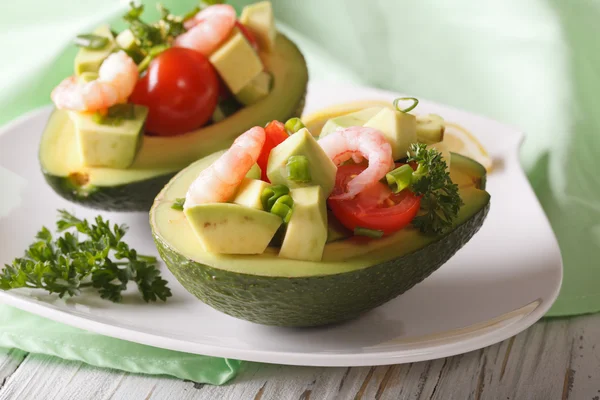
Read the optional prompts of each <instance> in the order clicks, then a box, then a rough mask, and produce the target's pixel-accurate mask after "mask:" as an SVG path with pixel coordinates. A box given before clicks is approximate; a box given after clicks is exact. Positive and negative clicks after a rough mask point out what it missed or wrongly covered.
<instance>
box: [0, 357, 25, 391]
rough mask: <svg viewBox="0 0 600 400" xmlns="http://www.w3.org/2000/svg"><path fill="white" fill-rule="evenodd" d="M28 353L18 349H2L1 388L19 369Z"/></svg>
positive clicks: (0, 361) (0, 365)
mask: <svg viewBox="0 0 600 400" xmlns="http://www.w3.org/2000/svg"><path fill="white" fill-rule="evenodd" d="M25 356H27V353H25V352H24V351H21V350H17V349H4V348H0V388H1V387H2V386H3V385H4V383H5V382H6V380H7V379H8V377H10V376H11V375H12V374H13V372H15V370H16V369H17V368H18V367H19V365H20V364H21V363H22V362H23V359H24V358H25Z"/></svg>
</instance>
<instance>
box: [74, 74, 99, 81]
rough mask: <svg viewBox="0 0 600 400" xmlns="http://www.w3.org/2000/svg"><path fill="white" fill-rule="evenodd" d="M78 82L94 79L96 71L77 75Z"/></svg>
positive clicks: (96, 77) (96, 76)
mask: <svg viewBox="0 0 600 400" xmlns="http://www.w3.org/2000/svg"><path fill="white" fill-rule="evenodd" d="M77 79H78V80H79V82H82V83H88V82H91V81H95V80H96V79H98V74H97V73H96V72H84V73H82V74H81V75H79V76H78V77H77Z"/></svg>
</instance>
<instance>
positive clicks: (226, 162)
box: [184, 126, 266, 209]
mask: <svg viewBox="0 0 600 400" xmlns="http://www.w3.org/2000/svg"><path fill="white" fill-rule="evenodd" d="M265 137H266V135H265V130H264V129H263V128H261V127H258V126H255V127H254V128H250V129H249V130H248V131H246V132H245V133H244V134H242V135H241V136H239V137H238V138H237V139H235V141H234V142H233V145H232V146H231V147H230V148H229V150H227V151H226V152H225V153H223V155H221V157H219V158H218V159H217V160H216V161H215V162H213V163H212V164H211V165H210V166H209V167H208V168H206V169H205V170H203V171H202V172H200V174H199V175H198V177H197V178H196V179H195V180H194V182H192V184H191V185H190V187H189V189H188V191H187V194H186V197H185V203H184V208H186V209H187V208H189V207H192V206H195V205H198V204H205V203H223V202H226V201H229V200H230V199H231V197H232V196H233V195H234V194H235V191H236V189H237V187H238V186H239V184H240V183H241V182H242V180H243V179H244V177H245V176H246V174H247V173H248V171H250V168H252V166H253V165H254V164H255V163H256V160H257V159H258V156H259V155H260V152H261V150H262V148H263V145H264V144H265Z"/></svg>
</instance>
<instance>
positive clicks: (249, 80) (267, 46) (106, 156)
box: [39, 2, 308, 211]
mask: <svg viewBox="0 0 600 400" xmlns="http://www.w3.org/2000/svg"><path fill="white" fill-rule="evenodd" d="M169 18H171V17H169ZM159 22H160V21H159ZM149 26H150V25H149ZM156 26H161V25H160V24H158V23H157V25H156ZM249 32H250V36H248V35H249ZM83 36H85V37H86V38H87V37H88V36H89V37H92V38H95V39H94V40H99V39H98V38H100V39H101V38H106V43H107V44H106V45H105V47H103V48H101V49H94V48H90V47H89V46H88V47H87V48H81V49H80V50H79V53H78V55H77V57H76V59H75V72H76V75H75V76H76V78H77V79H78V80H80V81H81V82H82V85H83V84H84V83H85V82H86V81H89V80H94V79H97V77H98V70H99V68H100V66H101V65H102V61H103V60H105V59H106V57H107V56H109V55H110V54H114V52H115V51H118V50H123V51H126V52H127V54H130V55H131V56H132V57H133V58H134V59H135V60H136V62H138V64H139V65H138V66H139V68H140V71H142V68H143V67H144V63H146V64H148V63H149V61H148V60H146V61H144V59H141V58H142V56H140V54H143V52H142V51H141V50H140V49H137V48H136V46H139V40H138V41H137V42H136V39H135V37H134V36H133V35H132V34H131V31H128V30H125V31H123V32H121V33H120V34H118V35H115V33H113V32H111V31H110V29H109V28H108V27H107V26H106V27H104V26H103V27H100V28H98V29H97V30H96V31H94V33H93V34H91V35H83ZM167 51H169V49H167V50H166V51H164V53H163V55H166V54H167ZM160 56H161V55H158V56H155V57H160ZM136 57H137V58H136ZM147 58H150V56H147ZM207 58H208V60H210V63H211V64H212V65H213V67H214V70H215V71H216V75H218V76H219V78H218V79H219V81H220V82H221V85H223V88H224V89H223V91H225V92H227V93H228V94H227V93H226V94H225V98H223V96H222V94H223V93H220V94H219V100H218V103H217V106H216V108H215V110H214V112H213V113H212V117H210V120H209V121H208V122H207V123H205V124H203V126H201V127H198V128H197V129H193V130H190V131H187V132H185V133H181V134H177V135H173V136H164V135H156V134H154V133H153V132H151V131H149V129H148V121H150V119H149V118H150V117H151V116H152V111H153V110H152V107H150V115H149V108H148V107H147V106H145V105H143V104H133V103H131V100H130V103H128V104H123V105H118V106H115V107H112V108H109V109H108V112H102V113H98V112H95V113H88V112H75V111H72V110H65V109H56V110H54V111H53V113H52V114H51V116H50V118H49V120H48V123H47V126H46V128H45V130H44V132H43V135H42V138H41V142H40V147H39V160H40V165H41V169H42V172H43V174H44V177H45V178H46V181H47V182H48V184H49V185H50V186H51V187H52V188H53V189H54V191H55V192H56V193H58V194H59V195H60V196H62V197H64V198H66V199H68V200H70V201H73V202H76V203H79V204H81V205H83V206H86V207H90V208H97V209H103V210H114V211H147V210H149V209H150V206H151V205H152V201H153V199H154V197H155V196H156V195H157V194H158V192H159V191H160V190H161V189H162V187H163V186H164V185H165V184H166V183H167V182H168V181H169V179H171V178H172V177H173V176H174V175H175V174H176V173H177V172H178V171H180V170H181V169H183V168H185V167H186V166H188V165H189V164H190V163H192V162H194V161H196V160H198V159H200V158H202V157H204V156H207V155H209V154H212V153H214V152H215V151H218V150H222V149H225V148H227V147H229V146H230V145H231V143H232V142H233V140H234V139H235V138H236V137H237V136H238V135H240V134H241V133H243V132H244V131H246V130H247V129H249V128H250V127H252V126H256V125H259V126H264V125H265V123H267V122H268V121H271V120H274V119H276V120H284V121H285V120H287V119H288V118H291V117H294V116H299V115H300V114H301V113H302V110H303V108H304V99H305V95H306V87H307V83H308V72H307V67H306V63H305V61H304V58H303V56H302V54H301V53H300V51H299V50H298V48H297V47H296V45H295V44H294V43H293V42H292V41H290V40H289V39H288V38H287V37H285V36H284V35H282V34H280V33H278V32H277V31H276V30H275V27H274V22H273V18H272V10H271V5H270V3H269V2H261V3H257V4H254V5H251V6H248V7H247V8H246V9H244V12H243V13H242V15H241V17H240V19H239V20H238V21H237V22H236V28H234V30H233V32H232V33H231V37H230V38H228V39H227V41H226V42H225V43H223V44H222V45H221V47H220V48H218V49H217V50H215V51H214V53H213V54H211V55H210V57H207ZM149 65H150V67H148V66H147V65H146V66H145V67H144V68H151V65H152V64H151V62H150V64H149ZM144 74H147V71H145V72H140V80H142V79H143V77H144V76H145V75H144ZM136 90H137V89H136ZM135 93H136V92H134V95H132V98H134V99H135V98H136V96H135ZM138 97H139V96H138ZM126 106H130V107H129V108H127V107H126ZM114 110H116V111H114ZM123 110H124V111H123ZM113 111H114V112H115V116H116V117H114V118H112V117H111V113H112V112H113Z"/></svg>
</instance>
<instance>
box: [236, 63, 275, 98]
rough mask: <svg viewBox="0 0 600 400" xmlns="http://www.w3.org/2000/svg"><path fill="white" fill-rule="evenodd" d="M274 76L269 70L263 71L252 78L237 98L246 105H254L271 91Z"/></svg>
mask: <svg viewBox="0 0 600 400" xmlns="http://www.w3.org/2000/svg"><path fill="white" fill-rule="evenodd" d="M272 83H273V76H272V75H271V74H269V73H268V72H265V71H262V72H261V73H260V74H258V75H257V76H256V78H254V79H252V80H251V81H250V83H249V84H247V85H246V86H244V88H243V89H242V90H240V91H239V92H238V93H237V94H236V95H235V98H236V99H237V100H238V101H239V102H240V103H242V104H243V105H245V106H249V105H252V104H254V103H256V102H258V101H259V100H261V99H263V98H265V97H266V96H267V95H268V94H269V92H270V91H271V86H272Z"/></svg>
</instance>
